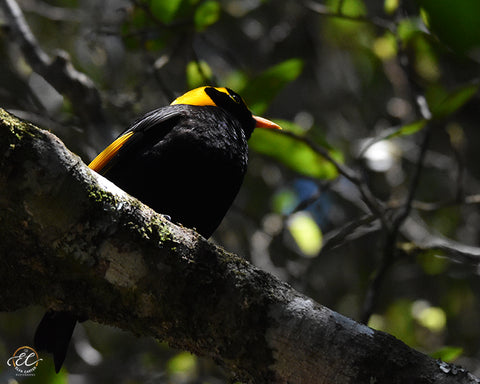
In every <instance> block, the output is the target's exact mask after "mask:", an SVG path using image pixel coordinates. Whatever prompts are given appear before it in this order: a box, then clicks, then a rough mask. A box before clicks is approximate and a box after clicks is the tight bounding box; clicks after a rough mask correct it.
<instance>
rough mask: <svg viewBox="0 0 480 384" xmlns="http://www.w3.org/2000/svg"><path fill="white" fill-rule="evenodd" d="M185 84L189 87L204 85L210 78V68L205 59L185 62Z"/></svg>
mask: <svg viewBox="0 0 480 384" xmlns="http://www.w3.org/2000/svg"><path fill="white" fill-rule="evenodd" d="M186 72H187V84H188V87H189V88H196V87H200V86H201V85H205V84H207V83H208V81H209V80H210V79H211V78H212V70H211V69H210V66H209V65H208V64H207V63H206V62H205V61H191V62H189V63H188V64H187V69H186Z"/></svg>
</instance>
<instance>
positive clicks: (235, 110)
mask: <svg viewBox="0 0 480 384" xmlns="http://www.w3.org/2000/svg"><path fill="white" fill-rule="evenodd" d="M175 104H187V105H198V106H207V105H210V106H214V107H220V108H223V109H225V110H227V111H228V112H230V113H232V114H233V115H234V116H237V117H238V118H239V119H240V120H241V121H242V120H243V119H251V118H253V120H254V121H255V125H254V127H253V128H271V129H282V128H281V127H280V126H279V125H278V124H275V123H274V122H272V121H270V120H267V119H264V118H263V117H259V116H253V115H252V113H251V112H250V110H249V109H248V107H247V105H246V104H245V102H244V101H243V99H242V98H241V97H240V95H239V94H238V93H236V92H234V91H232V90H231V89H229V88H224V87H208V86H207V87H200V88H195V89H192V90H191V91H188V92H187V93H185V94H183V95H182V96H179V97H177V98H176V99H175V100H174V101H173V102H172V103H171V105H175Z"/></svg>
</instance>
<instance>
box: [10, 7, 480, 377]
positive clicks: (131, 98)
mask: <svg viewBox="0 0 480 384" xmlns="http://www.w3.org/2000/svg"><path fill="white" fill-rule="evenodd" d="M18 3H19V5H20V6H21V8H22V10H23V11H24V13H25V16H26V18H27V22H28V24H29V26H30V28H31V29H32V31H33V33H34V35H35V37H36V38H37V40H38V44H39V45H40V46H41V47H42V48H43V49H44V50H45V51H46V52H47V53H48V54H49V55H50V56H52V57H53V55H54V54H55V52H56V51H57V50H59V49H61V50H65V51H66V52H68V54H69V56H70V58H71V61H72V64H73V65H74V66H75V67H76V68H77V69H78V70H80V71H82V72H84V73H85V74H86V75H87V76H89V77H90V78H91V79H92V80H93V81H94V83H95V85H96V86H97V88H98V89H99V91H100V93H101V95H102V100H103V103H104V104H103V109H104V111H105V114H106V116H107V120H108V123H109V125H110V126H109V128H108V129H109V132H108V134H109V135H110V137H113V136H115V135H116V134H118V133H119V132H120V131H121V130H123V129H125V127H127V126H128V124H129V123H130V122H131V121H133V120H134V119H135V118H136V117H137V116H138V115H140V114H142V113H144V112H146V111H148V110H151V109H153V108H157V107H159V106H161V105H166V104H168V103H169V102H170V101H171V100H172V99H173V98H174V97H175V96H177V95H179V94H181V93H183V92H184V91H186V90H187V89H189V88H193V87H196V86H200V85H204V84H211V85H219V86H228V87H230V88H233V89H235V90H236V91H238V92H239V93H240V94H241V95H242V97H243V98H244V99H245V100H246V102H247V103H248V104H249V105H250V107H251V109H252V110H253V111H254V113H255V114H262V115H265V116H268V117H270V118H274V119H275V121H277V122H278V123H279V124H281V125H282V126H283V128H284V130H283V132H270V131H266V130H257V131H256V132H254V134H253V136H252V138H251V140H250V148H251V156H250V165H249V172H248V175H247V177H246V179H245V182H244V186H243V188H242V190H241V192H240V195H239V196H238V198H237V200H236V202H235V204H234V207H233V209H231V211H230V213H229V214H228V215H227V217H226V218H225V220H224V221H223V223H222V225H221V227H220V228H219V229H218V230H217V232H216V233H215V235H214V241H216V242H217V243H219V244H221V245H222V246H224V247H225V248H226V249H228V250H229V251H233V252H236V253H238V254H240V255H242V256H244V257H245V258H246V259H248V260H250V261H251V262H253V263H254V264H256V265H258V266H259V267H260V268H263V269H265V270H267V271H269V272H272V273H274V274H276V275H278V276H279V277H281V278H282V279H283V280H285V281H287V282H288V283H290V284H292V285H293V286H294V287H295V288H296V289H298V290H299V291H301V292H303V293H305V294H307V295H309V296H310V297H312V298H313V299H315V300H317V301H318V302H320V303H322V304H324V305H327V306H329V307H330V308H332V309H334V310H336V311H339V312H341V313H343V314H345V315H348V316H351V317H352V318H354V319H356V320H358V319H360V318H362V316H363V313H362V312H364V308H365V296H366V292H367V291H368V290H369V289H370V288H371V286H372V285H371V282H372V277H373V276H375V271H376V270H377V268H378V266H379V263H380V262H381V258H382V255H383V254H384V251H385V247H386V245H385V244H386V241H385V233H386V231H387V228H385V227H384V225H383V224H382V222H381V221H380V220H379V218H378V216H376V215H377V213H375V211H374V210H372V205H371V204H370V205H369V204H366V203H365V199H366V197H365V196H367V200H368V194H370V195H371V196H372V199H373V200H374V202H375V203H377V204H378V207H380V208H379V210H384V218H383V219H384V220H393V219H392V218H395V217H397V216H398V215H399V214H400V213H401V212H402V208H404V204H405V201H408V197H409V195H410V194H412V197H413V202H412V209H411V211H409V213H410V214H409V219H408V220H406V221H404V222H403V223H402V225H401V226H400V227H399V232H398V234H397V237H396V240H397V244H396V245H395V244H394V250H392V252H394V257H393V258H392V260H393V262H392V264H391V265H390V268H389V269H388V271H387V272H386V274H385V275H384V276H380V278H382V284H380V289H379V290H378V291H377V292H374V293H375V296H376V302H375V305H374V307H373V308H372V309H373V313H372V315H371V316H368V317H369V325H370V326H372V327H374V328H378V329H382V330H384V331H386V332H389V333H391V334H393V335H395V336H396V337H398V338H400V339H401V340H403V341H404V342H406V343H407V344H409V345H411V346H412V347H414V348H417V349H419V350H421V351H423V352H425V353H428V354H431V355H432V356H434V357H436V358H441V359H443V360H446V361H454V362H456V363H458V364H462V365H464V366H466V367H467V368H469V369H470V370H471V371H472V372H474V373H477V375H478V372H479V371H480V349H479V345H480V328H479V327H478V323H479V321H480V305H479V292H480V279H479V276H478V275H479V272H478V271H479V269H478V263H475V262H473V261H472V260H473V259H475V258H472V259H469V261H468V262H467V261H466V259H465V258H462V252H467V253H468V251H469V250H471V248H467V247H466V246H470V247H473V249H474V250H478V247H479V246H480V244H479V241H480V239H479V235H478V229H477V228H479V227H480V211H479V207H478V203H479V202H480V198H479V196H478V190H479V188H480V151H479V150H478V148H477V146H478V143H479V142H480V130H479V129H478V124H479V123H478V121H479V112H478V111H479V110H480V108H479V102H480V95H479V91H478V89H479V73H480V71H479V69H480V29H479V28H480V23H478V20H480V5H479V4H480V3H479V2H478V0H460V1H453V0H385V1H383V2H380V1H374V0H325V1H322V0H305V1H297V0H287V1H283V2H276V1H272V0H250V1H242V0H221V1H220V0H219V1H216V0H203V1H202V0H169V1H166V0H107V1H102V2H98V1H94V0H83V1H65V0H48V1H47V0H37V1H34V0H18ZM0 16H1V15H0ZM1 20H2V21H1V22H2V26H3V27H4V28H2V29H1V30H0V39H1V40H0V49H1V52H2V56H1V59H0V101H1V102H0V105H1V106H2V107H4V108H7V109H8V110H10V111H12V112H13V113H15V114H17V115H19V116H21V117H23V118H25V119H28V120H30V121H32V122H34V123H36V124H38V125H40V126H43V127H46V128H48V129H50V130H52V131H53V132H54V133H55V134H56V135H58V136H59V137H60V138H61V139H62V140H63V141H64V142H65V143H66V144H67V146H68V147H69V148H70V149H71V150H73V151H74V152H76V153H78V154H79V155H80V156H82V157H83V159H84V160H85V161H86V162H88V161H89V160H91V159H92V158H93V157H94V156H95V154H96V153H98V151H99V150H101V149H102V148H103V147H104V146H105V145H106V144H107V142H106V138H105V135H100V134H99V132H96V131H95V130H92V129H90V128H89V127H88V124H87V125H85V124H82V123H81V122H80V120H79V118H78V116H75V114H74V110H73V108H72V105H75V104H74V103H81V102H82V101H81V100H69V99H67V98H65V97H64V96H63V95H61V94H59V93H58V92H57V91H56V90H55V89H54V88H53V87H52V86H51V85H50V84H48V83H47V82H46V81H45V80H44V79H43V78H42V77H41V76H40V75H39V74H37V73H35V72H34V71H33V70H32V68H31V66H30V65H29V64H28V61H27V60H26V58H25V57H24V56H23V55H22V53H21V51H20V49H19V48H18V46H17V45H16V44H15V40H14V39H13V38H12V37H11V36H10V34H9V33H10V32H9V29H8V28H7V24H8V20H5V19H4V18H3V17H2V19H1ZM59 36H61V39H59ZM110 131H111V132H110ZM426 137H428V140H425V138H426ZM425 143H426V144H425ZM425 146H428V147H425ZM319 148H320V149H321V150H320V149H319ZM422 148H423V149H425V157H424V158H423V161H422V163H421V164H420V165H421V166H419V164H418V159H419V154H420V153H422ZM326 155H327V156H326ZM345 170H346V171H345ZM420 170H421V172H420V173H419V171H420ZM352 173H354V174H355V175H356V176H357V177H356V178H355V177H353V178H352V177H350V176H351V174H352ZM415 175H419V176H418V183H415ZM412 185H413V187H412ZM412 188H413V189H412ZM365 191H367V193H366V194H365ZM370 203H371V202H370ZM432 239H434V240H436V241H437V244H438V242H441V244H442V245H443V247H440V248H439V247H438V246H437V247H433V246H431V244H432V242H431V240H432ZM422 241H423V242H422ZM429 241H430V242H429ZM477 257H478V256H477ZM42 311H43V309H41V308H33V309H24V310H22V311H19V312H17V313H5V314H1V315H0V335H1V337H0V360H2V361H6V359H8V357H9V356H10V354H11V353H12V352H13V351H14V350H15V349H16V348H17V347H18V346H20V345H24V344H29V343H31V339H32V335H33V332H34V329H35V326H36V323H37V322H38V321H39V319H40V318H41V316H42ZM77 328H78V329H77V330H76V333H75V338H74V346H72V348H71V350H70V351H69V355H68V356H67V360H66V364H65V369H64V370H63V371H62V373H61V374H59V375H55V374H54V373H53V365H52V361H51V359H50V358H48V357H47V356H43V357H44V358H45V361H44V362H42V363H41V366H40V368H39V369H38V374H37V375H36V376H35V377H33V378H29V379H27V380H24V381H22V382H25V383H35V382H50V383H67V382H82V383H107V384H108V383H129V384H130V383H144V382H151V383H211V384H214V383H224V382H228V379H227V376H228V373H225V372H223V371H222V370H221V369H220V368H219V367H217V366H216V365H215V364H214V363H213V362H211V361H210V360H208V359H204V358H199V357H195V356H192V355H190V354H189V353H185V352H182V351H175V350H171V349H169V348H168V347H167V346H166V345H164V344H162V343H159V342H156V341H154V340H150V339H146V338H135V337H134V336H132V335H129V334H127V333H125V332H121V331H119V330H115V329H112V328H109V327H105V326H101V325H99V324H95V323H92V322H86V323H85V324H84V326H83V327H77ZM92 356H93V357H92ZM11 379H13V380H17V379H18V378H15V377H13V376H12V372H11V371H9V370H8V369H7V367H6V365H5V364H3V365H0V382H6V381H8V380H11ZM19 381H20V380H19Z"/></svg>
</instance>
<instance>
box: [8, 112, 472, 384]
mask: <svg viewBox="0 0 480 384" xmlns="http://www.w3.org/2000/svg"><path fill="white" fill-rule="evenodd" d="M0 263H1V268H0V289H1V292H2V300H1V302H0V310H3V311H13V310H15V309H18V308H21V307H25V306H27V305H31V304H43V305H44V306H45V307H50V308H54V309H56V310H69V311H71V312H74V313H76V314H78V315H79V317H88V318H89V319H91V320H94V321H97V322H100V323H104V324H110V325H114V326H117V327H120V328H122V329H125V330H129V331H131V332H133V333H135V334H139V335H149V336H152V337H155V338H158V339H161V340H165V341H167V342H168V343H169V344H170V345H171V346H174V347H176V348H181V349H185V350H188V351H191V352H193V353H196V354H198V355H203V356H210V357H212V358H213V359H215V361H217V362H218V363H220V364H222V365H223V366H224V367H225V368H226V369H227V370H229V371H231V372H232V374H233V375H234V376H236V377H237V378H238V379H239V380H242V381H244V382H249V383H342V384H345V383H475V382H478V380H477V379H475V378H474V377H473V376H472V375H471V374H469V373H468V372H466V371H465V370H463V369H461V368H458V367H455V366H453V365H450V364H446V363H443V362H440V361H435V360H434V359H432V358H430V357H428V356H426V355H424V354H422V353H420V352H417V351H415V350H413V349H410V348H409V347H407V346H406V345H405V344H403V343H402V342H400V341H399V340H397V339H395V338H394V337H393V336H390V335H388V334H385V333H382V332H379V331H375V330H372V329H370V328H368V327H366V326H364V325H361V324H358V323H356V322H354V321H353V320H350V319H348V318H346V317H344V316H342V315H340V314H338V313H335V312H333V311H331V310H330V309H328V308H326V307H323V306H321V305H319V304H317V303H315V302H314V301H313V300H311V299H309V298H307V297H305V296H303V295H301V294H299V293H298V292H296V291H295V290H293V289H292V288H291V287H290V286H288V285H287V284H285V283H283V282H281V281H279V280H278V279H276V278H275V277H273V276H272V275H270V274H268V273H266V272H263V271H261V270H259V269H257V268H255V267H254V266H252V265H251V264H249V263H248V262H246V261H245V260H243V259H242V258H240V257H238V256H236V255H233V254H230V253H228V252H226V251H224V250H223V249H221V248H219V247H217V246H215V245H213V244H212V243H210V242H208V241H207V240H205V239H204V238H202V237H201V236H200V235H198V234H197V233H195V232H194V231H192V230H190V229H186V228H182V227H180V226H176V225H174V224H172V223H170V222H169V221H168V220H166V219H165V218H164V217H163V216H162V215H160V214H157V213H155V212H154V211H152V210H151V209H149V208H148V207H146V206H144V205H143V204H141V203H140V202H138V201H137V200H135V199H134V198H132V197H130V196H128V195H127V194H126V193H124V192H123V191H121V190H120V189H118V188H117V187H115V186H114V185H113V184H111V183H110V182H108V181H107V180H105V179H104V178H103V177H101V176H99V175H98V174H96V173H95V172H93V171H91V170H90V169H88V167H86V166H85V165H84V164H83V162H82V161H81V160H80V159H79V158H78V157H77V156H75V155H73V154H72V153H71V152H69V151H68V150H67V149H66V148H65V147H64V146H63V144H62V143H61V142H60V141H59V140H58V139H57V138H56V137H55V136H54V135H52V134H51V133H49V132H47V131H43V130H40V129H38V128H35V127H33V126H32V125H30V124H28V123H25V122H21V121H19V120H18V119H16V118H14V117H13V116H11V115H9V114H8V113H6V112H5V111H3V110H0Z"/></svg>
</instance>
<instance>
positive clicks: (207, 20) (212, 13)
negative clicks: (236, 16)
mask: <svg viewBox="0 0 480 384" xmlns="http://www.w3.org/2000/svg"><path fill="white" fill-rule="evenodd" d="M219 18H220V4H219V3H218V1H215V0H208V1H205V2H203V3H201V4H200V5H199V7H198V8H197V10H196V11H195V17H194V21H195V27H196V29H197V31H203V30H204V29H205V28H207V27H208V26H210V25H212V24H215V23H216V22H217V21H218V19H219Z"/></svg>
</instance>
